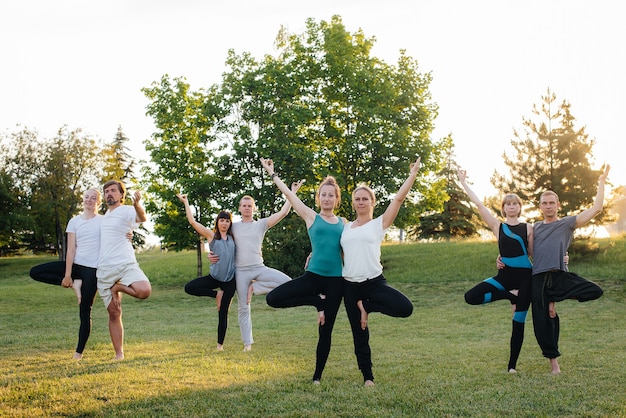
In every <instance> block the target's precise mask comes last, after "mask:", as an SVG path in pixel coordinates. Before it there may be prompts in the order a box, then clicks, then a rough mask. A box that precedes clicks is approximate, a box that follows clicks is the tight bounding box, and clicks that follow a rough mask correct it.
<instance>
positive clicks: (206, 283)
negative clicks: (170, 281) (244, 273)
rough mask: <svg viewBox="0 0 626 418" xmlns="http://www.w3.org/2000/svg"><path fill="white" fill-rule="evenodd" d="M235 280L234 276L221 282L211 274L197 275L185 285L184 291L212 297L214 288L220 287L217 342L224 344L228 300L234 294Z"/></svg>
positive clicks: (214, 291) (214, 294) (215, 292)
mask: <svg viewBox="0 0 626 418" xmlns="http://www.w3.org/2000/svg"><path fill="white" fill-rule="evenodd" d="M235 288H236V282H235V278H233V279H231V280H229V281H227V282H221V281H219V280H216V279H215V278H213V277H212V276H211V275H208V276H202V277H198V278H197V279H193V280H192V281H190V282H189V283H187V284H186V285H185V292H186V293H188V294H190V295H193V296H209V297H212V298H214V297H215V296H216V295H217V291H216V290H215V289H222V290H223V291H224V295H223V296H222V302H221V304H220V310H219V311H218V322H217V343H218V344H224V339H225V338H226V330H227V329H228V309H229V308H230V302H231V301H232V299H233V296H234V295H235Z"/></svg>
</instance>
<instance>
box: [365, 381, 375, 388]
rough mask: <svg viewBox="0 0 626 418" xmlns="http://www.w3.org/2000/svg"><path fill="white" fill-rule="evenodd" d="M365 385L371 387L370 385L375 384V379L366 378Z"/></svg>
mask: <svg viewBox="0 0 626 418" xmlns="http://www.w3.org/2000/svg"><path fill="white" fill-rule="evenodd" d="M363 385H364V386H365V387H370V386H374V381H373V380H366V381H365V383H364V384H363Z"/></svg>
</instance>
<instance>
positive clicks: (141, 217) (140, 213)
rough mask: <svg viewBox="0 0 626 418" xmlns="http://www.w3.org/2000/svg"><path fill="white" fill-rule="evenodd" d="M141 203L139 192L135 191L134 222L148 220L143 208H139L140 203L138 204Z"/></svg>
mask: <svg viewBox="0 0 626 418" xmlns="http://www.w3.org/2000/svg"><path fill="white" fill-rule="evenodd" d="M140 201H141V192H140V191H139V190H137V191H135V194H134V195H133V207H134V208H135V213H136V216H135V221H137V222H139V223H142V222H145V221H147V220H148V217H147V216H146V210H145V209H144V208H143V206H141V203H139V202H140Z"/></svg>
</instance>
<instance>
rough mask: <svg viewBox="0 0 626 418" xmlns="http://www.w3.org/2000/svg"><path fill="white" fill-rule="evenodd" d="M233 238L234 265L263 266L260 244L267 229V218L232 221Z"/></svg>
mask: <svg viewBox="0 0 626 418" xmlns="http://www.w3.org/2000/svg"><path fill="white" fill-rule="evenodd" d="M232 228H233V229H232V231H233V237H234V238H235V248H236V251H235V267H236V268H237V269H241V268H255V267H261V266H263V253H262V252H261V246H262V245H263V238H264V237H265V233H266V232H267V230H268V229H269V226H268V223H267V218H262V219H259V220H258V221H252V222H234V223H233V226H232Z"/></svg>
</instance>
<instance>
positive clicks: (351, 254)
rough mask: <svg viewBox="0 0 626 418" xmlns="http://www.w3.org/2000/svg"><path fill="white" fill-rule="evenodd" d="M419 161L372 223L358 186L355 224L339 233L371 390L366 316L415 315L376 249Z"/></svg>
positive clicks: (348, 298)
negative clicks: (385, 271)
mask: <svg viewBox="0 0 626 418" xmlns="http://www.w3.org/2000/svg"><path fill="white" fill-rule="evenodd" d="M420 162H421V160H420V158H418V159H417V160H416V161H415V162H414V163H411V166H410V167H411V169H410V173H409V177H408V178H407V179H406V180H405V181H404V183H403V184H402V186H401V187H400V189H399V190H398V192H397V193H396V196H395V197H394V198H393V200H392V201H391V202H390V203H389V206H388V207H387V209H386V210H385V212H384V213H383V214H382V215H381V216H379V217H377V218H375V219H374V206H375V205H376V197H375V195H374V191H373V190H372V189H371V188H370V187H368V186H366V185H360V186H357V188H356V189H354V191H353V192H352V207H353V208H354V210H355V212H356V215H357V216H356V220H354V221H353V222H348V223H347V224H346V225H345V226H344V228H343V233H342V234H341V248H342V249H343V253H344V258H343V260H344V265H343V277H344V280H345V282H344V286H345V287H344V304H345V306H346V313H347V314H348V319H349V321H350V327H351V328H352V338H353V340H354V354H355V355H356V359H357V364H358V366H359V370H361V373H362V374H363V381H364V385H365V386H373V385H374V374H373V373H372V351H371V349H370V345H369V327H368V326H367V321H368V315H369V314H370V313H372V312H380V313H383V314H385V315H389V316H392V317H396V318H406V317H408V316H410V315H411V314H412V313H413V304H412V303H411V301H410V300H409V298H407V297H406V296H405V295H404V294H402V293H401V292H400V291H398V290H396V289H394V288H393V287H391V286H389V285H388V284H387V280H386V279H385V277H384V276H383V266H382V264H381V262H380V245H381V243H382V241H383V239H384V238H385V232H386V231H387V229H388V228H389V227H390V226H391V225H392V224H393V221H394V220H395V219H396V216H398V211H399V210H400V207H401V206H402V203H403V202H404V199H406V196H407V195H408V194H409V191H410V190H411V187H413V183H415V179H416V178H417V172H418V171H419V168H420Z"/></svg>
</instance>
